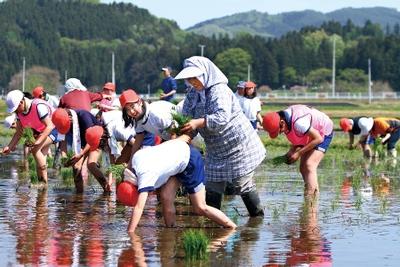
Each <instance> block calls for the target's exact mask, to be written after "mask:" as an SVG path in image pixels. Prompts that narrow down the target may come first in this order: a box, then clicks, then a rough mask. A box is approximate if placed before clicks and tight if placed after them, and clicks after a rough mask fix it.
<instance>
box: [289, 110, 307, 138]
mask: <svg viewBox="0 0 400 267" xmlns="http://www.w3.org/2000/svg"><path fill="white" fill-rule="evenodd" d="M293 127H294V130H295V131H296V133H297V134H298V135H305V134H306V133H307V132H308V131H309V130H310V128H311V114H308V115H306V116H304V117H301V118H299V119H297V120H296V122H295V123H294V126H293Z"/></svg>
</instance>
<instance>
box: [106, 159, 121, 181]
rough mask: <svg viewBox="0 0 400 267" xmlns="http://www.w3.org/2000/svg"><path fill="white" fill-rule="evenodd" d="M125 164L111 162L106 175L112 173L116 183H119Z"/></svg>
mask: <svg viewBox="0 0 400 267" xmlns="http://www.w3.org/2000/svg"><path fill="white" fill-rule="evenodd" d="M124 170H125V166H124V165H123V164H120V165H114V164H112V165H111V166H110V167H109V168H108V170H107V175H108V174H110V173H112V175H113V177H114V178H115V182H116V184H117V185H118V184H120V183H121V182H122V181H123V176H124Z"/></svg>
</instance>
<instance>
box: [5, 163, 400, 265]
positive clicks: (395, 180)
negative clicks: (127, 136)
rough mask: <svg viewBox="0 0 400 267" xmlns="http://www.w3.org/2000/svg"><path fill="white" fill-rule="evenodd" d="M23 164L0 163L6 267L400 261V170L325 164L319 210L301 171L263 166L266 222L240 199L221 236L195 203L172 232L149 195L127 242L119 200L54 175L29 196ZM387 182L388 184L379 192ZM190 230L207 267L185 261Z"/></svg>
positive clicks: (259, 176)
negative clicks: (306, 193)
mask: <svg viewBox="0 0 400 267" xmlns="http://www.w3.org/2000/svg"><path fill="white" fill-rule="evenodd" d="M18 159H19V157H18V156H17V155H11V156H9V157H1V158H0V163H1V164H0V169H1V170H0V235H1V236H2V238H1V239H0V257H1V258H2V262H3V264H4V265H50V266H58V265H80V266H93V265H95V266H104V265H106V266H110V265H111V266H126V265H132V266H146V265H149V266H159V265H162V266H188V265H190V266H216V265H218V266H221V267H222V266H305V265H306V264H310V265H318V266H331V265H333V264H334V265H337V266H349V265H351V264H352V263H354V262H357V263H358V264H364V265H365V264H366V265H375V266H376V265H386V266H395V265H396V264H397V263H398V262H399V260H400V259H399V254H398V251H397V249H396V248H398V247H399V246H400V238H399V236H400V235H399V233H400V209H399V204H398V199H399V187H400V183H399V176H398V173H399V172H398V171H399V170H398V167H396V166H392V167H388V165H387V164H386V163H379V162H378V163H369V164H364V163H363V162H360V161H351V160H348V161H346V162H345V163H340V160H338V159H336V158H333V159H327V160H326V161H325V162H324V163H323V164H322V165H323V168H322V169H321V171H320V174H319V175H320V176H319V177H320V187H321V194H320V197H319V198H318V199H314V200H308V199H306V200H305V199H304V197H303V182H302V180H301V177H300V175H299V173H298V166H296V165H293V166H285V167H284V168H279V167H276V166H270V165H268V164H267V163H264V164H263V165H262V166H261V167H260V168H259V169H258V171H257V173H256V181H257V187H258V191H259V194H260V198H261V201H262V204H263V205H264V207H265V214H266V215H265V217H264V218H249V217H248V216H247V210H246V208H245V206H244V204H243V202H242V200H241V198H240V197H237V196H226V197H225V199H224V202H223V210H224V212H226V213H227V215H228V216H229V217H230V218H232V219H233V220H234V221H235V222H236V223H237V224H238V226H239V227H238V229H236V230H227V229H222V228H220V227H218V226H217V225H215V224H214V223H212V222H210V221H209V220H207V219H204V218H202V217H199V216H195V214H194V213H193V212H192V211H191V209H190V203H189V201H188V199H187V198H179V199H177V225H178V227H177V228H165V227H164V222H163V219H162V216H161V212H160V207H159V205H158V203H157V198H156V196H155V195H151V196H150V197H149V200H148V202H147V205H146V209H145V212H144V215H143V217H142V219H141V221H140V224H139V227H138V230H137V232H136V233H135V234H132V235H129V234H128V233H127V232H126V228H127V224H128V221H129V218H130V215H131V210H130V209H129V208H125V207H123V206H120V205H118V204H117V203H116V201H115V195H114V194H112V195H111V196H103V194H102V190H101V188H99V187H98V185H97V183H93V185H91V183H90V182H89V184H88V185H87V187H86V189H85V193H84V194H82V195H78V194H75V192H74V190H73V188H68V187H60V186H59V185H60V184H61V178H60V177H57V176H56V175H57V174H56V172H54V171H51V172H50V178H49V186H48V189H44V188H42V187H40V186H31V185H30V182H29V178H28V177H26V175H23V173H22V171H23V168H21V167H19V166H21V165H22V164H21V163H20V161H18ZM346 160H347V159H346ZM339 164H343V165H344V166H347V167H343V166H342V165H340V166H339ZM280 169H281V170H280ZM367 174H368V175H367ZM382 174H383V175H384V176H385V177H388V179H389V180H390V182H388V183H386V184H385V183H384V182H382V181H384V179H382ZM188 228H197V229H203V230H204V231H205V233H206V235H207V236H208V237H209V239H210V245H209V256H208V259H207V260H204V261H201V262H190V263H188V262H186V261H185V252H184V249H183V243H182V242H183V241H182V233H183V232H184V231H185V230H186V229H188ZM370 240H374V242H370ZM365 244H369V245H368V246H365Z"/></svg>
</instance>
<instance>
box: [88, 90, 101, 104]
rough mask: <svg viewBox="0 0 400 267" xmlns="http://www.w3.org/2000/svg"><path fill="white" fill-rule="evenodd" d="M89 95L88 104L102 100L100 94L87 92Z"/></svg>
mask: <svg viewBox="0 0 400 267" xmlns="http://www.w3.org/2000/svg"><path fill="white" fill-rule="evenodd" d="M88 94H89V98H90V102H91V103H92V102H95V101H100V100H102V99H103V95H102V94H101V93H92V92H88Z"/></svg>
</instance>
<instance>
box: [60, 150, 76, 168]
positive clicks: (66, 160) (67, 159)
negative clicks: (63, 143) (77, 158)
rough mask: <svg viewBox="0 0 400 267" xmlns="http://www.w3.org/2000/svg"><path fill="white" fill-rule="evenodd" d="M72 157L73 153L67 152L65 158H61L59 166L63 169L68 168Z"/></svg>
mask: <svg viewBox="0 0 400 267" xmlns="http://www.w3.org/2000/svg"><path fill="white" fill-rule="evenodd" d="M73 156H74V152H72V151H71V150H69V151H68V152H67V155H66V157H62V158H61V165H63V166H64V167H70V165H71V159H72V157H73Z"/></svg>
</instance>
